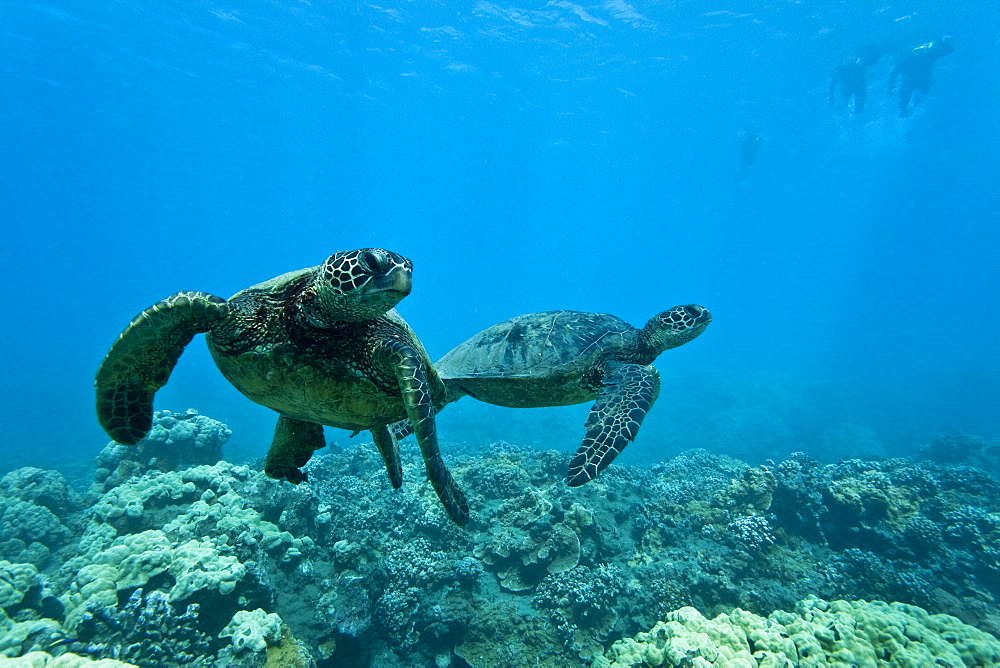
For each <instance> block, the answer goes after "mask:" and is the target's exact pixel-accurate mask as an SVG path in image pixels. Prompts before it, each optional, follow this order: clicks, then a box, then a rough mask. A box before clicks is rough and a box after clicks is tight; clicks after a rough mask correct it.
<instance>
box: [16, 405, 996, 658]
mask: <svg viewBox="0 0 1000 668" xmlns="http://www.w3.org/2000/svg"><path fill="white" fill-rule="evenodd" d="M157 424H158V426H159V427H160V428H159V431H156V430H154V432H155V437H156V439H158V440H156V442H151V443H149V444H147V445H143V444H140V446H137V447H136V448H124V446H113V445H109V447H108V448H106V449H105V451H104V452H102V453H101V455H100V456H99V457H98V462H97V469H96V473H95V475H94V481H93V483H92V484H91V485H90V487H89V489H87V490H80V489H77V488H76V487H75V486H74V485H72V484H70V483H69V482H67V480H66V478H65V477H64V476H63V474H61V473H59V472H56V471H49V470H41V469H34V468H22V469H18V470H16V471H12V472H10V473H8V474H7V475H6V476H4V477H3V478H2V480H0V609H2V612H0V657H6V658H0V666H32V667H33V666H52V667H55V668H61V667H73V666H78V665H98V666H118V665H129V664H131V665H137V666H251V667H252V666H288V667H294V666H341V665H351V666H435V667H441V666H459V667H460V666H476V667H478V666H525V665H539V666H566V665H587V664H590V665H595V666H603V667H606V666H641V665H651V666H657V665H665V666H713V665H714V666H755V665H761V666H764V665H766V666H783V665H787V666H812V665H816V666H820V665H931V664H934V663H937V664H938V665H947V666H962V665H966V666H990V665H1000V641H997V640H996V638H995V637H994V636H996V635H997V634H998V633H1000V608H998V606H997V602H998V596H1000V483H998V482H997V480H996V479H994V478H993V477H991V476H990V475H989V474H987V473H986V472H984V471H983V470H981V469H978V468H973V467H969V466H962V465H956V464H938V463H932V462H930V461H912V460H909V459H886V460H880V461H861V460H845V461H842V462H840V463H837V464H830V465H821V464H819V463H817V462H815V461H812V460H810V459H809V458H807V457H805V456H803V455H801V454H791V455H790V456H789V457H788V458H787V459H786V460H785V461H782V462H780V463H771V462H769V463H768V464H767V465H762V466H749V465H747V464H745V463H743V462H740V461H737V460H735V459H731V458H729V457H725V456H717V455H712V454H709V453H707V452H705V451H700V450H694V451H689V452H686V453H684V454H682V455H680V456H678V457H675V458H674V459H672V460H670V461H668V462H666V463H663V464H659V465H657V466H654V467H652V468H636V467H629V466H618V465H614V466H612V467H610V468H609V469H608V470H607V471H605V472H604V473H603V474H602V475H601V476H600V477H599V478H598V479H597V480H595V481H594V482H592V483H589V484H587V485H585V486H583V487H580V488H569V487H567V486H566V484H565V482H564V481H563V474H564V469H565V464H566V454H565V453H559V452H554V451H535V450H530V449H525V448H519V447H516V446H513V445H510V444H507V443H494V444H492V445H491V446H489V447H488V448H485V449H483V450H481V451H470V450H461V449H456V448H454V447H449V448H448V449H447V450H446V453H448V460H449V465H450V466H451V468H452V471H453V472H454V474H455V476H456V478H457V479H458V481H459V483H460V484H461V485H462V486H463V488H464V489H465V491H466V493H467V494H468V496H469V502H470V506H471V507H472V509H473V520H472V522H470V524H469V525H468V526H467V527H465V528H460V527H457V526H455V525H453V524H452V523H451V522H450V521H449V520H448V519H447V517H446V516H445V514H444V512H443V510H442V508H441V506H440V504H439V502H438V500H437V497H436V496H435V494H434V493H433V490H432V489H431V488H430V485H429V483H427V481H426V479H425V476H424V473H423V466H422V463H421V462H420V461H419V454H418V453H417V452H416V449H415V447H410V448H407V447H404V453H403V454H404V461H406V465H405V467H404V480H405V482H404V485H403V488H402V489H399V490H393V489H392V488H391V487H390V485H389V482H388V479H387V476H386V474H385V470H384V467H383V465H382V462H381V458H380V457H379V455H378V452H377V451H376V450H375V449H374V447H372V446H371V445H370V444H365V443H361V444H357V445H352V446H351V447H346V448H344V447H340V446H338V445H336V444H333V445H331V446H330V448H328V450H326V451H323V452H324V454H319V455H317V456H316V457H315V458H314V459H313V461H312V462H311V463H310V464H309V466H308V475H309V481H308V482H307V483H304V484H302V485H298V486H293V485H290V484H288V483H281V482H277V481H274V480H270V479H268V478H266V477H265V476H264V475H263V473H261V471H260V466H259V465H253V464H251V465H236V464H232V463H228V462H225V461H217V462H215V463H199V462H203V461H204V459H203V458H204V457H206V456H209V455H210V453H212V452H217V453H221V443H219V442H217V441H218V439H221V441H222V442H224V440H225V437H226V436H228V430H226V429H225V428H224V426H223V425H219V423H216V422H214V421H211V420H209V419H208V418H205V417H203V416H199V415H197V414H196V413H195V412H193V411H189V412H188V413H182V414H170V413H167V412H161V413H158V414H157ZM185 439H187V441H190V443H192V444H194V445H192V446H191V447H194V448H195V453H196V455H197V457H194V459H193V460H188V461H187V463H185V457H183V456H176V455H177V450H178V449H183V447H185V446H184V443H185V442H187V441H185ZM213 439H216V440H213ZM404 445H405V444H404ZM161 452H171V453H172V455H173V456H171V457H164V456H163V455H162V454H157V453H161ZM217 456H219V455H218V454H216V455H214V456H212V457H210V458H211V459H214V458H215V457H217ZM199 458H201V459H199ZM93 661H99V663H96V664H95V663H91V662H93Z"/></svg>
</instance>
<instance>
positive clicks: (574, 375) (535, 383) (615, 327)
mask: <svg viewBox="0 0 1000 668" xmlns="http://www.w3.org/2000/svg"><path fill="white" fill-rule="evenodd" d="M711 321H712V316H711V314H710V313H709V312H708V309H706V308H702V307H701V306H697V305H694V304H688V305H686V306H675V307H674V308H672V309H670V310H669V311H663V312H662V313H659V314H657V315H655V316H653V317H652V318H651V319H650V320H649V322H648V323H646V326H645V327H643V328H642V329H636V328H635V327H633V326H632V325H630V324H628V323H627V322H625V321H624V320H622V319H621V318H616V317H615V316H613V315H608V314H606V313H584V312H580V311H545V312H544V313H529V314H527V315H521V316H518V317H516V318H511V319H510V320H505V321H504V322H501V323H499V324H497V325H493V326H492V327H490V328H488V329H484V330H483V331H481V332H479V333H478V334H476V335H475V336H473V337H472V338H470V339H469V340H467V341H466V342H465V343H462V344H460V345H458V346H457V347H455V348H454V349H453V350H452V351H451V352H449V353H448V354H447V355H445V356H444V357H442V358H441V359H440V360H438V361H437V363H436V364H435V366H436V367H437V370H438V373H439V374H440V375H441V378H442V379H443V380H444V384H445V387H446V388H447V390H448V396H447V399H448V401H449V402H451V401H456V400H457V399H460V398H461V397H463V396H465V395H469V396H471V397H474V398H476V399H479V400H480V401H485V402H486V403H490V404H496V405H499V406H509V407H512V408H534V407H541V406H568V405H570V404H579V403H583V402H585V401H593V400H594V399H596V400H597V401H596V403H595V404H594V406H593V408H591V410H590V415H589V416H588V417H587V422H586V424H585V428H586V430H587V433H586V435H585V436H584V439H583V443H582V444H581V445H580V449H579V450H578V451H577V453H576V455H575V456H574V457H573V459H572V461H570V465H569V475H568V477H567V481H568V483H569V485H570V486H571V487H577V486H579V485H582V484H584V483H586V482H588V481H590V480H593V479H594V478H595V477H596V476H597V474H598V473H600V472H601V471H603V470H604V468H605V467H607V465H608V464H610V463H611V462H612V461H613V460H614V458H615V457H617V456H618V455H619V453H621V451H622V450H623V449H624V448H625V446H627V445H628V444H629V443H631V442H632V441H633V440H634V439H635V437H636V435H637V434H638V433H639V426H640V425H641V424H642V420H643V418H644V417H646V413H647V412H648V411H649V409H650V408H651V407H652V406H653V402H654V401H656V397H657V395H658V394H659V391H660V374H659V373H658V372H657V370H656V369H655V368H654V367H652V366H650V364H652V362H653V360H655V359H656V358H657V357H658V356H659V354H660V353H662V352H663V351H664V350H667V349H668V348H676V347H677V346H679V345H682V344H684V343H687V342H688V341H690V340H691V339H693V338H695V337H696V336H698V335H699V334H701V333H702V332H703V331H705V328H706V327H707V326H708V323H710V322H711ZM393 431H394V432H395V433H396V435H397V436H404V435H407V434H408V433H409V432H410V427H409V425H408V424H406V423H405V422H404V423H402V424H400V425H394V426H393Z"/></svg>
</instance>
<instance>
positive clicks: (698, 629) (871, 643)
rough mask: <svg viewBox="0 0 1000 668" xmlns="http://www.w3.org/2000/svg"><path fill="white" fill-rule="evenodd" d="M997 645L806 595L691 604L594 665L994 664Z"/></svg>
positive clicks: (943, 626)
mask: <svg viewBox="0 0 1000 668" xmlns="http://www.w3.org/2000/svg"><path fill="white" fill-rule="evenodd" d="M998 663H1000V641H998V640H997V639H996V638H994V637H993V636H991V635H989V634H988V633H984V632H983V631H980V630H979V629H976V628H974V627H972V626H969V625H967V624H963V623H962V622H961V621H959V620H958V619H956V618H955V617H952V616H950V615H940V614H939V615H930V614H928V613H927V611H926V610H924V609H923V608H919V607H916V606H913V605H905V604H903V603H883V602H881V601H874V602H868V601H832V602H827V601H823V600H820V599H818V598H816V597H810V598H808V599H806V600H804V601H801V602H799V603H798V605H796V606H795V612H784V611H781V610H778V611H775V612H773V613H771V614H770V615H769V616H768V617H766V618H765V617H761V616H759V615H755V614H754V613H752V612H747V611H745V610H740V609H739V608H737V609H736V610H733V611H732V612H731V613H729V614H726V613H723V614H720V615H718V616H717V617H715V618H714V619H706V618H705V617H704V616H703V615H702V614H701V613H700V612H698V611H697V610H695V609H694V608H691V607H685V608H681V609H680V610H677V611H675V612H671V613H670V614H668V615H667V616H666V617H665V621H662V622H657V624H656V626H654V627H653V628H652V629H651V630H650V631H648V632H644V633H640V634H638V635H637V636H636V637H635V638H627V639H624V640H619V641H617V642H616V643H615V644H614V645H612V646H611V648H610V650H609V651H608V653H607V654H606V655H605V656H602V657H600V658H598V659H597V660H596V661H594V663H593V665H594V666H595V667H597V668H624V667H626V666H706V667H707V666H724V667H725V666H733V667H735V666H745V667H746V666H789V667H790V666H805V667H808V666H828V665H837V666H841V665H842V666H931V665H938V666H994V665H997V664H998Z"/></svg>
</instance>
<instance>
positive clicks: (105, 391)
mask: <svg viewBox="0 0 1000 668" xmlns="http://www.w3.org/2000/svg"><path fill="white" fill-rule="evenodd" d="M228 313H229V307H228V306H227V305H226V300H225V299H222V298H221V297H216V296H214V295H210V294H208V293H205V292H178V293H177V294H174V295H171V296H169V297H167V298H166V299H164V300H163V301H160V302H157V303H156V304H153V305H152V306H150V307H149V308H147V309H146V310H145V311H143V312H142V313H140V314H139V315H137V316H136V317H135V318H133V319H132V322H131V323H130V324H129V326H128V327H126V328H125V331H124V332H122V333H121V334H120V335H119V336H118V340H117V341H115V343H114V345H112V346H111V350H110V351H109V352H108V354H107V356H106V357H105V358H104V361H103V362H101V367H100V368H99V369H98V370H97V379H96V381H95V385H96V387H97V419H98V420H99V421H100V423H101V426H102V427H104V431H106V432H107V433H108V435H109V436H110V437H111V438H113V439H114V440H115V441H117V442H119V443H124V444H126V445H134V444H135V443H138V442H139V441H141V440H142V439H143V438H144V437H145V436H146V434H147V433H149V430H150V429H151V428H152V426H153V395H154V394H156V391H157V390H158V389H160V388H161V387H163V386H164V385H165V384H166V382H167V379H168V378H170V372H171V371H173V368H174V365H175V364H177V359H178V358H179V357H180V356H181V353H182V352H184V347H185V346H187V344H188V343H190V342H191V339H193V338H194V335H195V334H198V333H201V332H207V331H208V330H210V329H212V328H213V327H215V325H216V324H218V323H219V321H220V320H222V319H223V318H225V317H226V316H227V315H228Z"/></svg>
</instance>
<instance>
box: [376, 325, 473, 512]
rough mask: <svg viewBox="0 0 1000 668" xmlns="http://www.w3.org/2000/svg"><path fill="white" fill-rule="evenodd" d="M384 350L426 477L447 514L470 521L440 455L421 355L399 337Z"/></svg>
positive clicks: (464, 500) (463, 503)
mask: <svg viewBox="0 0 1000 668" xmlns="http://www.w3.org/2000/svg"><path fill="white" fill-rule="evenodd" d="M381 352H382V353H383V355H384V356H385V359H386V361H387V362H388V364H389V365H390V366H391V367H392V368H394V369H395V371H396V377H397V378H398V379H399V389H400V391H401V393H402V396H403V404H404V406H405V407H406V415H407V417H408V418H409V420H410V424H411V425H412V427H413V433H414V434H415V435H416V437H417V443H418V444H419V445H420V452H421V454H423V456H424V466H425V467H426V468H427V477H428V478H429V479H430V481H431V485H432V486H433V487H434V491H435V492H437V495H438V498H440V499H441V503H442V504H443V505H444V509H445V511H446V512H447V513H448V517H450V518H451V519H452V521H453V522H455V524H458V525H459V526H465V525H466V524H468V523H469V502H468V501H467V500H466V498H465V493H464V492H462V489H461V488H460V487H459V486H458V483H457V482H456V481H455V478H454V477H453V476H452V475H451V471H449V470H448V468H447V467H446V466H445V464H444V460H443V459H442V458H441V450H440V449H439V448H438V440H437V427H436V425H435V423H434V402H433V399H432V397H431V387H430V383H429V382H428V380H427V373H426V372H425V370H424V365H423V362H422V361H421V358H420V355H418V354H417V351H416V350H414V349H413V348H412V347H411V346H408V345H406V344H404V343H401V342H399V341H387V342H385V344H384V345H383V347H382V350H381Z"/></svg>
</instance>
